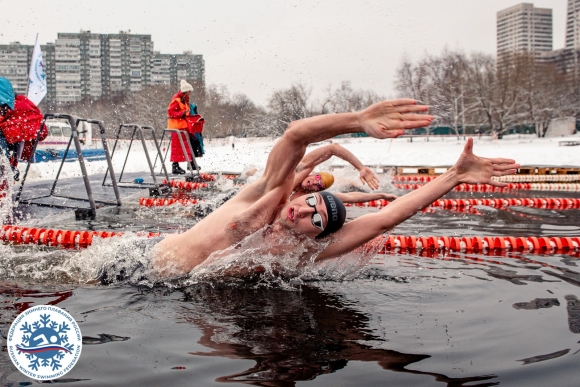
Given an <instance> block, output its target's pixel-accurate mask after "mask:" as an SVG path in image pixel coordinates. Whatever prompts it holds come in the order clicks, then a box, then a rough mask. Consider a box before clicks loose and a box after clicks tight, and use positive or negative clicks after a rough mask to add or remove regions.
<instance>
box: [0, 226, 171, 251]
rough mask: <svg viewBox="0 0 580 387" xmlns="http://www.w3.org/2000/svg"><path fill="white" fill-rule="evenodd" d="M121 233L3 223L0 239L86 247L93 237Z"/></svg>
mask: <svg viewBox="0 0 580 387" xmlns="http://www.w3.org/2000/svg"><path fill="white" fill-rule="evenodd" d="M136 234H137V235H140V236H145V237H147V238H151V237H156V236H159V235H161V233H159V232H137V233H136ZM121 235H123V232H115V231H75V230H58V229H52V228H48V229H45V228H35V227H20V226H11V225H4V226H2V228H1V229H0V240H2V241H5V242H9V243H15V244H37V245H46V246H58V247H62V248H65V249H75V248H77V249H78V248H85V247H88V246H90V245H91V244H92V243H93V238H95V237H98V238H110V237H114V236H121Z"/></svg>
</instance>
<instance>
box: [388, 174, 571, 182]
mask: <svg viewBox="0 0 580 387" xmlns="http://www.w3.org/2000/svg"><path fill="white" fill-rule="evenodd" d="M435 178H437V176H434V175H397V176H393V177H392V178H391V179H392V181H394V182H403V183H405V182H418V183H428V182H430V181H432V180H435ZM493 179H494V180H496V181H501V182H505V183H513V182H515V183H537V182H546V181H550V182H556V181H558V182H571V181H580V175H558V174H555V175H507V176H497V177H494V178H493Z"/></svg>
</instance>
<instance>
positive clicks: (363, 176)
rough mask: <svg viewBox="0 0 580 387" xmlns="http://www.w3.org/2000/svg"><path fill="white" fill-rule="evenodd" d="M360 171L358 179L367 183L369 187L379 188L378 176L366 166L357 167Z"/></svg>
mask: <svg viewBox="0 0 580 387" xmlns="http://www.w3.org/2000/svg"><path fill="white" fill-rule="evenodd" d="M359 173H360V181H361V182H362V183H363V185H364V184H367V185H368V186H369V188H370V189H377V188H379V178H378V177H377V175H375V173H374V172H373V171H372V170H371V169H370V168H368V167H362V168H361V169H359Z"/></svg>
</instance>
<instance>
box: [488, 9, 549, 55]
mask: <svg viewBox="0 0 580 387" xmlns="http://www.w3.org/2000/svg"><path fill="white" fill-rule="evenodd" d="M549 51H552V10H551V9H549V8H535V7H534V5H533V4H529V3H521V4H518V5H514V6H513V7H510V8H507V9H504V10H502V11H499V12H498V13H497V57H498V60H501V58H502V57H504V56H505V55H509V54H512V53H522V52H530V53H534V54H536V55H537V56H540V55H541V53H542V52H549Z"/></svg>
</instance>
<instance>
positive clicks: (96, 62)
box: [0, 31, 205, 106]
mask: <svg viewBox="0 0 580 387" xmlns="http://www.w3.org/2000/svg"><path fill="white" fill-rule="evenodd" d="M32 50H33V46H32V45H21V44H20V43H18V42H15V43H10V44H7V45H0V75H1V76H4V77H6V78H8V79H9V80H10V81H11V82H12V83H13V85H14V87H15V89H16V91H17V92H19V93H26V90H27V86H28V68H29V66H30V60H31V57H32ZM41 51H42V55H43V60H44V64H45V69H46V76H47V89H48V90H47V96H46V102H47V103H48V104H49V105H50V106H54V105H56V104H62V103H67V102H74V101H78V100H81V99H84V98H90V99H98V98H103V97H114V96H116V95H120V94H123V93H127V92H138V91H140V90H142V89H143V88H144V87H146V86H150V85H159V84H166V85H171V86H172V87H177V84H178V81H179V80H180V79H189V80H200V81H201V82H204V81H205V63H204V60H203V56H202V55H193V54H192V53H191V52H189V51H186V52H184V53H183V54H161V53H158V52H157V53H156V52H154V50H153V41H152V40H151V35H138V34H131V32H130V31H120V32H119V33H118V34H95V33H91V31H80V32H79V33H59V34H58V37H57V39H56V41H55V42H54V43H48V44H46V45H43V46H41Z"/></svg>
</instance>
